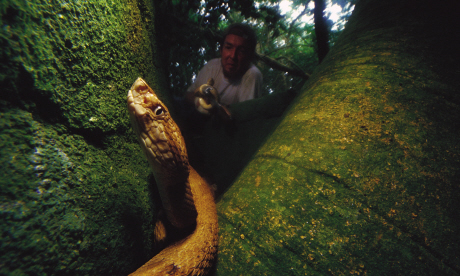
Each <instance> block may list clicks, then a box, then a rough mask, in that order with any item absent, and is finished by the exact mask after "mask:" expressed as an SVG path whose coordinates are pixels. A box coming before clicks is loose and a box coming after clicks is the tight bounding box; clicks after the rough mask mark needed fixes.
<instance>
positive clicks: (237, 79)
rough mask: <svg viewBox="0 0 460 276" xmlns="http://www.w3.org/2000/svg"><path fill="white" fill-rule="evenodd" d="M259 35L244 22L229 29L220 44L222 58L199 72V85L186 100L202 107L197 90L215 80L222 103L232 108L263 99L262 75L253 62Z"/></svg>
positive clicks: (188, 92) (197, 84)
mask: <svg viewBox="0 0 460 276" xmlns="http://www.w3.org/2000/svg"><path fill="white" fill-rule="evenodd" d="M256 44H257V38H256V34H255V32H254V31H253V30H252V29H251V28H250V27H249V26H247V25H245V24H242V23H237V24H233V25H231V26H230V27H228V28H227V30H226V31H225V33H224V36H223V39H222V42H221V45H220V54H221V57H220V58H216V59H212V60H210V61H209V62H208V63H207V64H206V65H205V66H204V67H203V68H202V69H201V70H200V72H199V73H198V76H197V77H196V80H195V82H194V83H193V84H192V85H191V86H190V87H189V88H188V89H187V94H186V98H187V100H188V101H189V102H192V103H194V104H195V107H196V108H198V107H199V101H197V100H196V99H195V96H194V95H193V91H195V89H197V88H198V87H199V86H200V85H202V84H205V83H207V82H208V80H209V79H210V78H213V79H214V85H213V86H214V87H215V88H216V89H217V92H218V93H219V95H220V103H221V104H223V105H230V104H234V103H238V102H243V101H246V100H251V99H254V98H257V97H259V96H260V93H261V89H262V73H261V72H260V71H259V69H257V67H256V66H254V65H253V64H252V63H251V61H252V59H253V58H254V56H255V49H256Z"/></svg>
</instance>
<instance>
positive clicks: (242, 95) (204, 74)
mask: <svg viewBox="0 0 460 276" xmlns="http://www.w3.org/2000/svg"><path fill="white" fill-rule="evenodd" d="M210 78H213V79H214V85H213V86H214V88H216V89H217V91H218V92H219V95H220V102H221V103H222V104H224V105H230V104H234V103H239V102H244V101H247V100H251V99H254V98H257V97H260V94H261V90H262V73H261V72H260V71H259V69H257V67H256V66H255V65H253V64H251V65H249V69H248V70H247V71H246V73H244V75H243V77H242V78H240V79H237V80H229V79H227V78H226V77H225V76H224V72H223V70H222V64H221V59H220V58H215V59H212V60H210V61H209V62H208V63H207V64H206V65H205V66H203V68H202V69H201V70H200V72H199V73H198V76H197V77H196V80H195V82H194V83H193V84H192V85H191V86H190V87H189V88H188V89H187V92H193V91H195V89H196V88H198V87H200V86H201V85H202V84H205V83H207V82H208V79H210Z"/></svg>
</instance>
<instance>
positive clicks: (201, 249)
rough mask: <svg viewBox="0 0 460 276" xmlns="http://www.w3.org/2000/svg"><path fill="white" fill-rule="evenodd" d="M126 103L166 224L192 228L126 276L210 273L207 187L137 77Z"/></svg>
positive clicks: (212, 229) (213, 230) (213, 222)
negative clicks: (147, 163) (156, 189)
mask: <svg viewBox="0 0 460 276" xmlns="http://www.w3.org/2000/svg"><path fill="white" fill-rule="evenodd" d="M127 104H128V112H129V114H130V118H131V125H132V128H133V130H134V132H135V134H136V136H137V138H138V140H139V144H140V146H141V148H142V149H143V151H144V153H145V155H146V156H147V160H148V162H149V165H150V168H151V170H152V171H153V176H154V178H155V182H156V184H157V187H158V191H159V194H160V198H161V203H162V205H163V208H164V213H165V215H166V218H167V220H168V221H169V222H170V224H171V225H172V226H173V227H175V228H177V229H188V228H191V229H193V230H191V231H190V232H191V233H190V234H189V235H188V236H186V237H185V238H183V239H181V240H179V241H176V242H174V243H172V244H171V245H169V246H167V247H166V248H164V249H163V250H162V251H160V252H159V253H158V254H157V255H155V256H154V257H153V258H152V259H150V260H149V261H148V262H147V263H145V264H144V265H142V266H141V267H139V268H138V269H137V270H136V271H135V272H133V273H131V274H130V275H209V273H210V272H211V271H212V269H213V266H214V265H215V263H216V259H217V251H218V239H219V237H218V219H217V211H216V205H215V201H214V196H213V192H212V189H211V187H210V186H209V184H208V183H207V182H206V181H205V179H203V178H202V177H201V176H200V175H199V174H198V173H197V172H196V170H195V169H194V168H193V167H192V166H191V165H190V163H189V160H188V155H187V150H186V146H185V141H184V138H183V136H182V134H181V132H180V129H179V127H178V126H177V124H176V123H175V122H174V120H173V119H172V117H171V114H170V113H169V110H168V108H167V107H166V105H165V104H163V102H161V101H160V99H159V98H158V96H157V95H156V94H155V92H154V91H153V90H152V88H150V86H149V85H148V84H147V83H146V82H145V81H144V80H143V79H142V78H138V79H137V80H136V81H135V82H134V83H133V85H132V86H131V89H130V90H129V92H128V97H127ZM161 225H162V224H161V223H160V224H159V223H157V224H156V228H155V232H157V231H160V232H161V231H163V230H164V229H163V228H162V227H161ZM157 228H160V230H158V229H157ZM162 229H163V230H162Z"/></svg>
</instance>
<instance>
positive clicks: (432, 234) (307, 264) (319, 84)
mask: <svg viewBox="0 0 460 276" xmlns="http://www.w3.org/2000/svg"><path fill="white" fill-rule="evenodd" d="M387 4H388V3H386V4H384V5H387ZM380 5H383V4H382V2H379V1H374V2H373V1H368V2H366V3H364V2H363V3H359V5H358V6H357V7H356V9H357V10H356V11H355V13H354V15H353V17H352V18H351V19H350V22H349V25H348V26H347V29H346V30H345V32H344V33H343V35H342V37H340V38H339V40H338V41H337V44H336V46H335V47H334V48H333V49H332V50H331V52H330V53H329V55H328V56H327V57H326V59H325V60H324V61H323V63H322V64H321V65H320V66H319V67H318V68H317V69H316V71H315V72H314V74H313V75H312V76H311V78H310V79H309V81H308V82H307V83H306V85H305V87H304V89H303V92H302V94H301V95H299V97H298V98H297V99H296V100H295V103H294V104H293V105H292V107H291V108H290V109H289V110H288V112H287V113H286V115H285V116H284V118H283V120H282V121H281V123H280V125H279V126H278V127H277V128H276V130H275V132H274V133H273V134H271V135H270V137H269V138H268V140H267V142H266V143H265V144H264V145H263V146H262V147H261V148H260V149H259V150H258V152H257V153H256V155H255V156H254V157H253V159H252V161H251V162H250V163H249V164H248V166H247V167H246V168H245V169H244V171H243V172H242V174H241V175H240V176H239V178H238V179H237V180H236V182H235V183H234V184H233V186H232V187H231V188H230V189H229V190H228V191H227V193H226V194H225V195H224V196H223V197H222V199H221V201H220V202H219V205H218V210H219V218H220V223H221V231H220V235H221V242H220V255H219V264H218V275H273V274H276V275H310V274H313V275H316V274H319V275H323V274H334V275H342V274H359V275H362V274H370V275H396V274H405V275H406V274H411V275H431V274H455V273H458V271H460V270H459V268H460V260H459V258H458V252H459V250H460V248H459V244H460V243H459V242H460V240H459V239H458V235H456V233H458V231H459V230H460V229H459V227H460V225H459V224H458V222H457V221H458V220H457V218H458V211H455V210H458V207H459V206H458V202H459V201H458V200H459V194H458V177H459V165H460V159H459V153H460V148H459V147H458V145H459V144H460V143H459V137H460V136H459V134H460V133H459V129H460V128H458V126H459V123H460V121H459V119H460V117H459V115H460V109H459V106H458V103H459V101H458V95H457V92H456V91H458V87H460V85H459V84H460V83H458V81H457V80H456V79H457V78H456V77H455V76H454V75H455V73H453V72H455V71H456V69H455V68H458V65H457V64H456V62H452V61H451V59H452V58H451V57H448V56H447V55H444V53H445V51H446V50H445V49H444V47H447V48H449V47H452V49H453V45H455V44H456V43H455V42H454V41H455V38H452V36H451V35H450V34H451V33H449V31H448V30H449V28H451V25H449V24H448V23H447V22H450V21H449V20H446V19H445V18H444V14H443V16H442V17H441V16H440V17H439V18H435V19H434V20H433V21H430V23H427V22H426V20H423V17H424V16H423V15H426V14H425V13H428V11H430V10H431V12H432V13H430V14H433V13H436V12H435V10H436V9H435V8H433V6H431V8H430V9H428V8H426V7H424V8H420V9H418V10H416V11H412V12H411V13H408V14H406V16H405V17H403V18H401V17H399V15H398V14H397V13H395V14H386V15H385V16H383V15H382V13H383V10H388V11H390V10H393V9H383V8H381V7H380V8H379V6H380ZM391 5H400V4H398V3H396V2H394V3H392V4H391ZM403 6H404V5H403ZM401 9H403V7H401ZM436 11H438V12H439V10H436ZM446 17H447V18H453V15H450V16H446ZM376 18H377V19H378V20H376ZM395 22H398V23H397V24H396V23H395ZM422 30H423V31H422ZM439 30H443V32H446V33H443V34H440V33H439ZM434 37H437V39H438V40H441V41H443V43H439V42H436V39H434ZM457 37H458V36H457ZM456 60H457V62H458V58H457V59H456ZM447 65H450V67H449V66H447ZM235 263H238V264H239V265H238V266H235V265H234V264H235Z"/></svg>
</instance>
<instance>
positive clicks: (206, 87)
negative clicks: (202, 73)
mask: <svg viewBox="0 0 460 276" xmlns="http://www.w3.org/2000/svg"><path fill="white" fill-rule="evenodd" d="M213 85H214V79H213V78H210V79H208V82H207V83H205V84H202V85H200V86H199V87H198V88H197V89H195V91H193V94H194V96H195V104H196V105H197V110H198V111H199V112H200V113H203V114H206V115H209V114H216V113H217V114H218V115H219V116H220V117H221V118H222V119H224V120H226V121H229V120H232V113H231V112H230V110H228V108H227V107H225V105H222V104H221V103H220V95H219V93H218V92H217V89H216V88H215V87H214V86H213Z"/></svg>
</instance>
